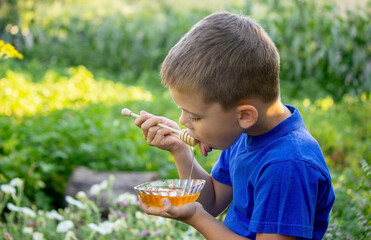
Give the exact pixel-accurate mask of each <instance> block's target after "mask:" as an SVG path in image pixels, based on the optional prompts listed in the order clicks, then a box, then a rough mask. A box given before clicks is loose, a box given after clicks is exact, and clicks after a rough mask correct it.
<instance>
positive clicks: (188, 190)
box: [134, 179, 205, 208]
mask: <svg viewBox="0 0 371 240" xmlns="http://www.w3.org/2000/svg"><path fill="white" fill-rule="evenodd" d="M204 185H205V180H203V179H164V180H156V181H152V182H147V183H143V184H140V185H138V186H135V187H134V189H135V191H136V192H137V193H138V195H139V196H140V197H141V199H142V200H143V202H144V203H145V204H147V206H149V207H156V208H161V207H162V204H161V199H163V198H168V199H169V200H170V201H171V204H173V206H180V205H183V204H186V203H190V202H194V201H196V200H197V198H198V197H199V196H200V193H201V190H202V188H203V187H204Z"/></svg>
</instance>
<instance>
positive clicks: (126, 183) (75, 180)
mask: <svg viewBox="0 0 371 240" xmlns="http://www.w3.org/2000/svg"><path fill="white" fill-rule="evenodd" d="M111 176H113V177H114V184H113V194H112V196H110V197H112V198H113V199H115V198H117V196H119V195H120V194H123V193H132V194H136V193H135V190H134V186H137V185H139V184H142V183H146V182H150V181H154V180H158V179H159V176H158V174H157V173H156V172H116V171H103V172H94V171H92V170H90V169H88V168H86V167H77V168H76V169H75V170H74V171H73V172H72V174H71V176H70V178H69V179H68V184H67V188H66V191H65V195H69V196H72V197H75V196H76V194H77V193H78V192H79V191H83V192H85V193H86V195H87V196H88V197H89V198H90V199H91V200H93V201H95V202H96V203H97V198H96V195H95V194H91V192H90V189H91V187H92V186H93V185H95V184H100V183H102V182H103V181H105V180H106V181H107V182H109V181H110V180H109V179H110V177H111ZM107 197H108V196H107V192H106V191H105V190H103V191H102V192H101V194H100V199H99V202H98V205H100V206H101V207H107V205H108V204H107Z"/></svg>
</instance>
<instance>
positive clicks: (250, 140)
mask: <svg viewBox="0 0 371 240" xmlns="http://www.w3.org/2000/svg"><path fill="white" fill-rule="evenodd" d="M285 106H286V107H287V108H288V109H289V110H290V112H291V116H290V117H288V118H286V119H285V120H283V121H282V122H280V123H279V124H278V125H277V126H275V127H274V128H273V129H271V130H270V131H268V132H266V133H264V134H262V135H258V136H249V135H247V136H246V147H247V149H249V150H253V149H257V148H261V147H264V146H265V145H266V144H268V143H270V142H272V141H273V140H274V139H276V138H279V137H281V136H284V135H286V134H287V133H289V132H290V131H292V130H294V129H297V128H299V127H302V126H304V123H303V119H302V117H301V116H300V113H299V110H298V109H297V108H296V107H294V106H290V105H286V104H285Z"/></svg>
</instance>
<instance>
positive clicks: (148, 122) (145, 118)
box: [134, 111, 186, 152]
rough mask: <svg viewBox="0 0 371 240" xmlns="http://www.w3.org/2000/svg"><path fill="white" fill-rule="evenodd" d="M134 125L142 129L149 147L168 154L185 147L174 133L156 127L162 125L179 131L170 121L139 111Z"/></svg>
mask: <svg viewBox="0 0 371 240" xmlns="http://www.w3.org/2000/svg"><path fill="white" fill-rule="evenodd" d="M134 123H135V124H136V125H137V126H138V127H140V128H141V129H142V131H143V135H144V138H145V139H146V141H147V143H148V145H150V146H155V147H158V148H161V149H164V150H167V151H170V152H175V151H177V150H179V149H181V148H184V147H185V146H186V144H185V143H184V142H183V141H182V140H180V139H179V137H178V136H177V134H176V133H173V132H171V131H170V130H168V129H166V128H162V127H159V126H157V124H158V123H162V124H165V125H167V126H169V127H172V128H175V129H180V128H179V126H178V125H177V124H176V123H175V122H174V121H171V120H170V119H167V118H164V117H157V116H154V115H152V114H150V113H147V112H145V111H141V112H140V115H139V117H138V118H137V119H136V120H135V122H134Z"/></svg>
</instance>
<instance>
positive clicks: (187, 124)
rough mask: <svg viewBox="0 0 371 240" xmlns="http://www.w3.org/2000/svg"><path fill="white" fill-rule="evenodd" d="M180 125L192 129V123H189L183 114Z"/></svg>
mask: <svg viewBox="0 0 371 240" xmlns="http://www.w3.org/2000/svg"><path fill="white" fill-rule="evenodd" d="M179 123H180V124H181V125H183V126H184V127H186V128H190V129H191V128H192V125H191V123H190V122H189V121H187V117H186V116H185V114H184V113H183V112H182V114H181V115H180V117H179Z"/></svg>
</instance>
